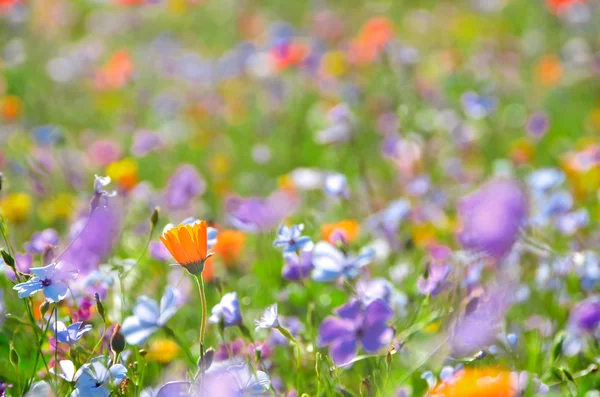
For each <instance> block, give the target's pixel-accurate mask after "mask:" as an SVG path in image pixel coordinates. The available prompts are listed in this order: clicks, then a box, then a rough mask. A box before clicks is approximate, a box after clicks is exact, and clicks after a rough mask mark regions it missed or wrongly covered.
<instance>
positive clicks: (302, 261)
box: [281, 251, 314, 281]
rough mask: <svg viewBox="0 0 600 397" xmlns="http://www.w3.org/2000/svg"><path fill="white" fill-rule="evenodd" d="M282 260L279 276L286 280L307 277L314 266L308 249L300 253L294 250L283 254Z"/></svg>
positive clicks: (298, 279)
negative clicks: (283, 262) (282, 264)
mask: <svg viewBox="0 0 600 397" xmlns="http://www.w3.org/2000/svg"><path fill="white" fill-rule="evenodd" d="M284 261H285V265H284V266H283V269H281V276H282V277H283V278H284V279H285V280H288V281H301V280H303V279H305V278H307V277H308V275H309V274H310V272H311V271H312V270H313V268H314V266H313V263H312V252H310V251H302V252H300V255H298V254H296V253H295V252H294V253H292V254H288V255H285V257H284Z"/></svg>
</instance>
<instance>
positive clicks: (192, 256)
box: [160, 221, 213, 274]
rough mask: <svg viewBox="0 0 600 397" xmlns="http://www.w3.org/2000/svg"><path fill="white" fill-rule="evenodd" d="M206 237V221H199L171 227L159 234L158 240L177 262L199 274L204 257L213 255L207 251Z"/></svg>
mask: <svg viewBox="0 0 600 397" xmlns="http://www.w3.org/2000/svg"><path fill="white" fill-rule="evenodd" d="M207 238H208V236H207V230H206V221H200V222H197V223H194V224H193V225H179V226H177V227H174V228H171V229H169V230H167V231H165V232H164V233H163V235H162V236H160V241H162V243H163V244H164V245H165V247H167V249H168V250H169V252H170V253H171V255H173V258H175V260H176V261H177V263H179V264H180V265H181V266H183V267H184V268H185V269H186V270H187V271H188V272H190V273H191V274H199V273H202V271H203V270H204V263H205V262H206V259H208V258H210V257H211V256H212V255H213V253H212V252H208V247H207V243H208V242H207Z"/></svg>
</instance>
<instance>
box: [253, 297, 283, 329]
mask: <svg viewBox="0 0 600 397" xmlns="http://www.w3.org/2000/svg"><path fill="white" fill-rule="evenodd" d="M254 325H255V326H256V330H257V331H258V330H259V329H261V328H262V329H271V328H278V327H279V318H278V317H277V303H275V304H273V305H271V306H269V307H267V308H266V309H265V311H264V313H263V315H262V317H261V318H260V320H254Z"/></svg>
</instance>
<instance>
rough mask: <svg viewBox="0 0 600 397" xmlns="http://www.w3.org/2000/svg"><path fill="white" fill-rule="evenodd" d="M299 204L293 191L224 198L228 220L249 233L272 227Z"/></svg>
mask: <svg viewBox="0 0 600 397" xmlns="http://www.w3.org/2000/svg"><path fill="white" fill-rule="evenodd" d="M298 205H299V201H298V198H297V197H296V196H295V195H294V193H293V192H289V191H284V190H278V191H275V192H274V193H272V194H271V195H270V196H268V197H266V198H261V197H251V198H242V197H238V196H230V197H228V198H227V199H226V200H225V211H226V212H227V219H228V222H229V223H230V224H231V225H232V226H234V227H235V228H237V229H240V230H242V231H245V232H249V233H257V232H264V231H267V230H271V229H273V228H274V227H275V226H277V225H278V224H280V223H281V221H283V219H285V218H286V217H287V216H289V215H291V214H292V213H293V212H294V211H295V210H296V209H297V208H298Z"/></svg>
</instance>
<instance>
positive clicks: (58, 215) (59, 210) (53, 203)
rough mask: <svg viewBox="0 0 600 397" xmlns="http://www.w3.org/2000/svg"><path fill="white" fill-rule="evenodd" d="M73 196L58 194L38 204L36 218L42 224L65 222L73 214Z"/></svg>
mask: <svg viewBox="0 0 600 397" xmlns="http://www.w3.org/2000/svg"><path fill="white" fill-rule="evenodd" d="M74 203H75V196H73V195H71V194H69V193H59V194H57V195H55V196H53V197H49V198H48V199H47V200H45V201H43V202H41V203H40V205H39V206H38V210H37V213H38V216H39V217H40V219H42V220H43V221H44V222H48V223H51V222H55V221H59V220H67V219H69V218H70V217H71V214H72V212H73V205H74Z"/></svg>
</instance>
